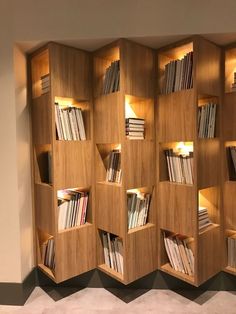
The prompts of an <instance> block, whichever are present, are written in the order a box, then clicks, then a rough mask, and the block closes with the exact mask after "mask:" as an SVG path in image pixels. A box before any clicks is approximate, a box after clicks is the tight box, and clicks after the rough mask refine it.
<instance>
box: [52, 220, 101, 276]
mask: <svg viewBox="0 0 236 314" xmlns="http://www.w3.org/2000/svg"><path fill="white" fill-rule="evenodd" d="M94 232H95V229H94V226H93V225H91V224H86V225H84V226H81V227H80V228H78V229H75V230H68V231H65V232H62V233H59V234H58V235H57V238H56V247H55V248H56V251H55V254H56V269H55V272H56V279H57V282H61V281H64V280H66V279H68V278H71V277H74V276H77V275H79V274H81V273H84V272H87V271H89V270H91V269H94V268H95V267H96V255H95V254H94V252H95V234H94Z"/></svg>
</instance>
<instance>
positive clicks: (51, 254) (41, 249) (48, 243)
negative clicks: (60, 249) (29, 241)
mask: <svg viewBox="0 0 236 314" xmlns="http://www.w3.org/2000/svg"><path fill="white" fill-rule="evenodd" d="M37 239H38V265H39V267H40V268H41V269H42V270H43V271H44V272H46V273H47V274H49V276H50V277H53V279H54V272H55V241H54V237H53V236H52V235H50V234H48V233H47V232H45V231H43V230H40V229H37Z"/></svg>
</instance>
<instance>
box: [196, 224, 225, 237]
mask: <svg viewBox="0 0 236 314" xmlns="http://www.w3.org/2000/svg"><path fill="white" fill-rule="evenodd" d="M215 228H220V225H219V224H212V225H211V226H208V227H206V228H205V229H203V230H199V235H201V234H204V233H206V232H209V231H211V230H213V229H215Z"/></svg>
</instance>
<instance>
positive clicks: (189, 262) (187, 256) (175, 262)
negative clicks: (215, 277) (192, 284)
mask: <svg viewBox="0 0 236 314" xmlns="http://www.w3.org/2000/svg"><path fill="white" fill-rule="evenodd" d="M163 236H164V245H165V249H166V253H167V256H168V259H169V261H170V265H171V267H172V268H174V270H176V271H179V272H181V273H184V274H186V275H189V276H193V274H194V256H193V252H192V250H191V248H190V243H191V242H192V241H193V240H192V239H190V238H187V237H185V236H181V235H179V234H173V235H170V236H167V235H166V233H165V232H164V233H163Z"/></svg>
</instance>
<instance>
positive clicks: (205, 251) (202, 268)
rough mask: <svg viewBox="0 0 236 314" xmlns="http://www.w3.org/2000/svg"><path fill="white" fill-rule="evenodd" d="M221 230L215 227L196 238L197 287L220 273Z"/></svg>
mask: <svg viewBox="0 0 236 314" xmlns="http://www.w3.org/2000/svg"><path fill="white" fill-rule="evenodd" d="M221 243H222V239H221V228H220V226H216V227H215V228H211V229H209V230H208V231H207V232H203V233H200V234H199V238H198V285H201V284H202V283H203V282H205V281H206V280H208V279H209V278H211V277H213V276H214V275H216V274H217V273H218V272H220V271H221V268H222V264H221V257H222V247H221Z"/></svg>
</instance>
